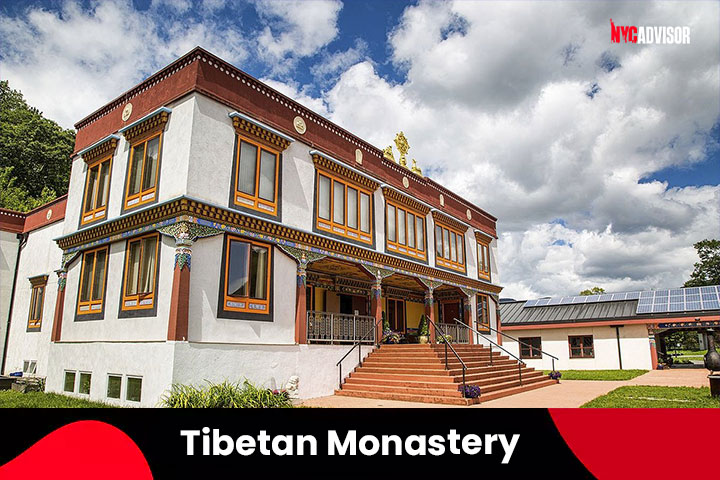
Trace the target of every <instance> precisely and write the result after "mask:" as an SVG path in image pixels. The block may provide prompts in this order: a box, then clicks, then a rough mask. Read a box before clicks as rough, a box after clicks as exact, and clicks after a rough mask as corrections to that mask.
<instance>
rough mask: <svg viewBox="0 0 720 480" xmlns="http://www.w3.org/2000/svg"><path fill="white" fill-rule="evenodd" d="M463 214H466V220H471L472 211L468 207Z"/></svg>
mask: <svg viewBox="0 0 720 480" xmlns="http://www.w3.org/2000/svg"><path fill="white" fill-rule="evenodd" d="M465 215H467V217H468V220H472V212H471V211H470V209H469V208H468V209H467V211H466V212H465Z"/></svg>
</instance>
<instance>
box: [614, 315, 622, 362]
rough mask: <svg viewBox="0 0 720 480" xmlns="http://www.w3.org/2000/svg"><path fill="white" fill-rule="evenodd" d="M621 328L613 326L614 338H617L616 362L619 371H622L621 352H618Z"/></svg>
mask: <svg viewBox="0 0 720 480" xmlns="http://www.w3.org/2000/svg"><path fill="white" fill-rule="evenodd" d="M622 327H623V325H613V328H614V329H615V337H616V338H617V346H618V361H619V362H620V370H622V369H623V368H622V351H621V350H620V329H621V328H622Z"/></svg>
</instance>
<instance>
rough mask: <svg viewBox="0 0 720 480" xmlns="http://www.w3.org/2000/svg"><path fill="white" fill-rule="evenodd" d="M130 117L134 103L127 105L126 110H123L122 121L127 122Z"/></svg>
mask: <svg viewBox="0 0 720 480" xmlns="http://www.w3.org/2000/svg"><path fill="white" fill-rule="evenodd" d="M130 115H132V103H128V104H127V105H125V108H123V111H122V121H123V122H127V120H128V118H130Z"/></svg>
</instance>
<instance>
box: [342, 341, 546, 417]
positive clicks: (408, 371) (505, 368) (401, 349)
mask: <svg viewBox="0 0 720 480" xmlns="http://www.w3.org/2000/svg"><path fill="white" fill-rule="evenodd" d="M453 346H454V347H455V350H456V351H457V353H458V354H459V355H460V358H462V360H463V362H464V363H465V365H466V367H467V370H466V371H465V380H466V384H467V385H478V386H479V387H480V389H481V392H482V393H481V397H480V399H466V398H463V397H462V393H461V392H460V391H459V389H458V388H459V387H460V386H461V385H462V374H463V369H462V365H461V363H460V361H459V360H458V359H457V358H456V357H455V355H454V354H452V352H448V360H447V368H446V364H445V347H444V346H443V345H417V344H415V345H410V344H409V345H383V346H381V348H379V349H376V350H373V351H372V352H371V353H370V354H369V355H368V356H367V357H366V358H365V360H364V361H363V364H362V365H361V366H359V367H358V368H356V369H355V370H354V371H353V372H351V373H350V375H349V376H348V377H347V378H346V379H345V381H344V383H343V385H342V387H341V388H340V389H339V390H337V391H336V392H335V393H336V394H337V395H344V396H353V397H365V398H376V399H385V400H404V401H411V402H425V403H447V404H452V405H471V404H474V403H479V401H487V400H493V399H496V398H501V397H503V396H507V395H514V394H516V393H520V392H524V391H527V390H532V389H535V388H541V387H545V386H549V385H552V384H555V383H557V382H555V381H554V380H550V379H548V378H547V377H546V376H545V375H543V373H542V372H540V371H536V370H534V369H532V368H529V367H527V366H521V367H520V368H518V363H517V361H515V360H513V359H510V358H508V357H507V356H506V355H502V354H501V353H500V352H498V351H492V352H491V351H490V349H489V348H487V347H484V346H482V345H453ZM491 355H492V364H491V363H490V357H491Z"/></svg>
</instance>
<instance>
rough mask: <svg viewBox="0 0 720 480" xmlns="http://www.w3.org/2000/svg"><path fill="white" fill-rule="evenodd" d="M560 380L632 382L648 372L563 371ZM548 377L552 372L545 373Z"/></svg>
mask: <svg viewBox="0 0 720 480" xmlns="http://www.w3.org/2000/svg"><path fill="white" fill-rule="evenodd" d="M560 372H561V373H562V377H561V378H560V380H630V379H633V378H635V377H639V376H640V375H642V374H644V373H647V372H648V371H647V370H561V371H560ZM544 373H545V374H546V375H547V374H549V373H550V371H549V370H548V371H546V372H544Z"/></svg>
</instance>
